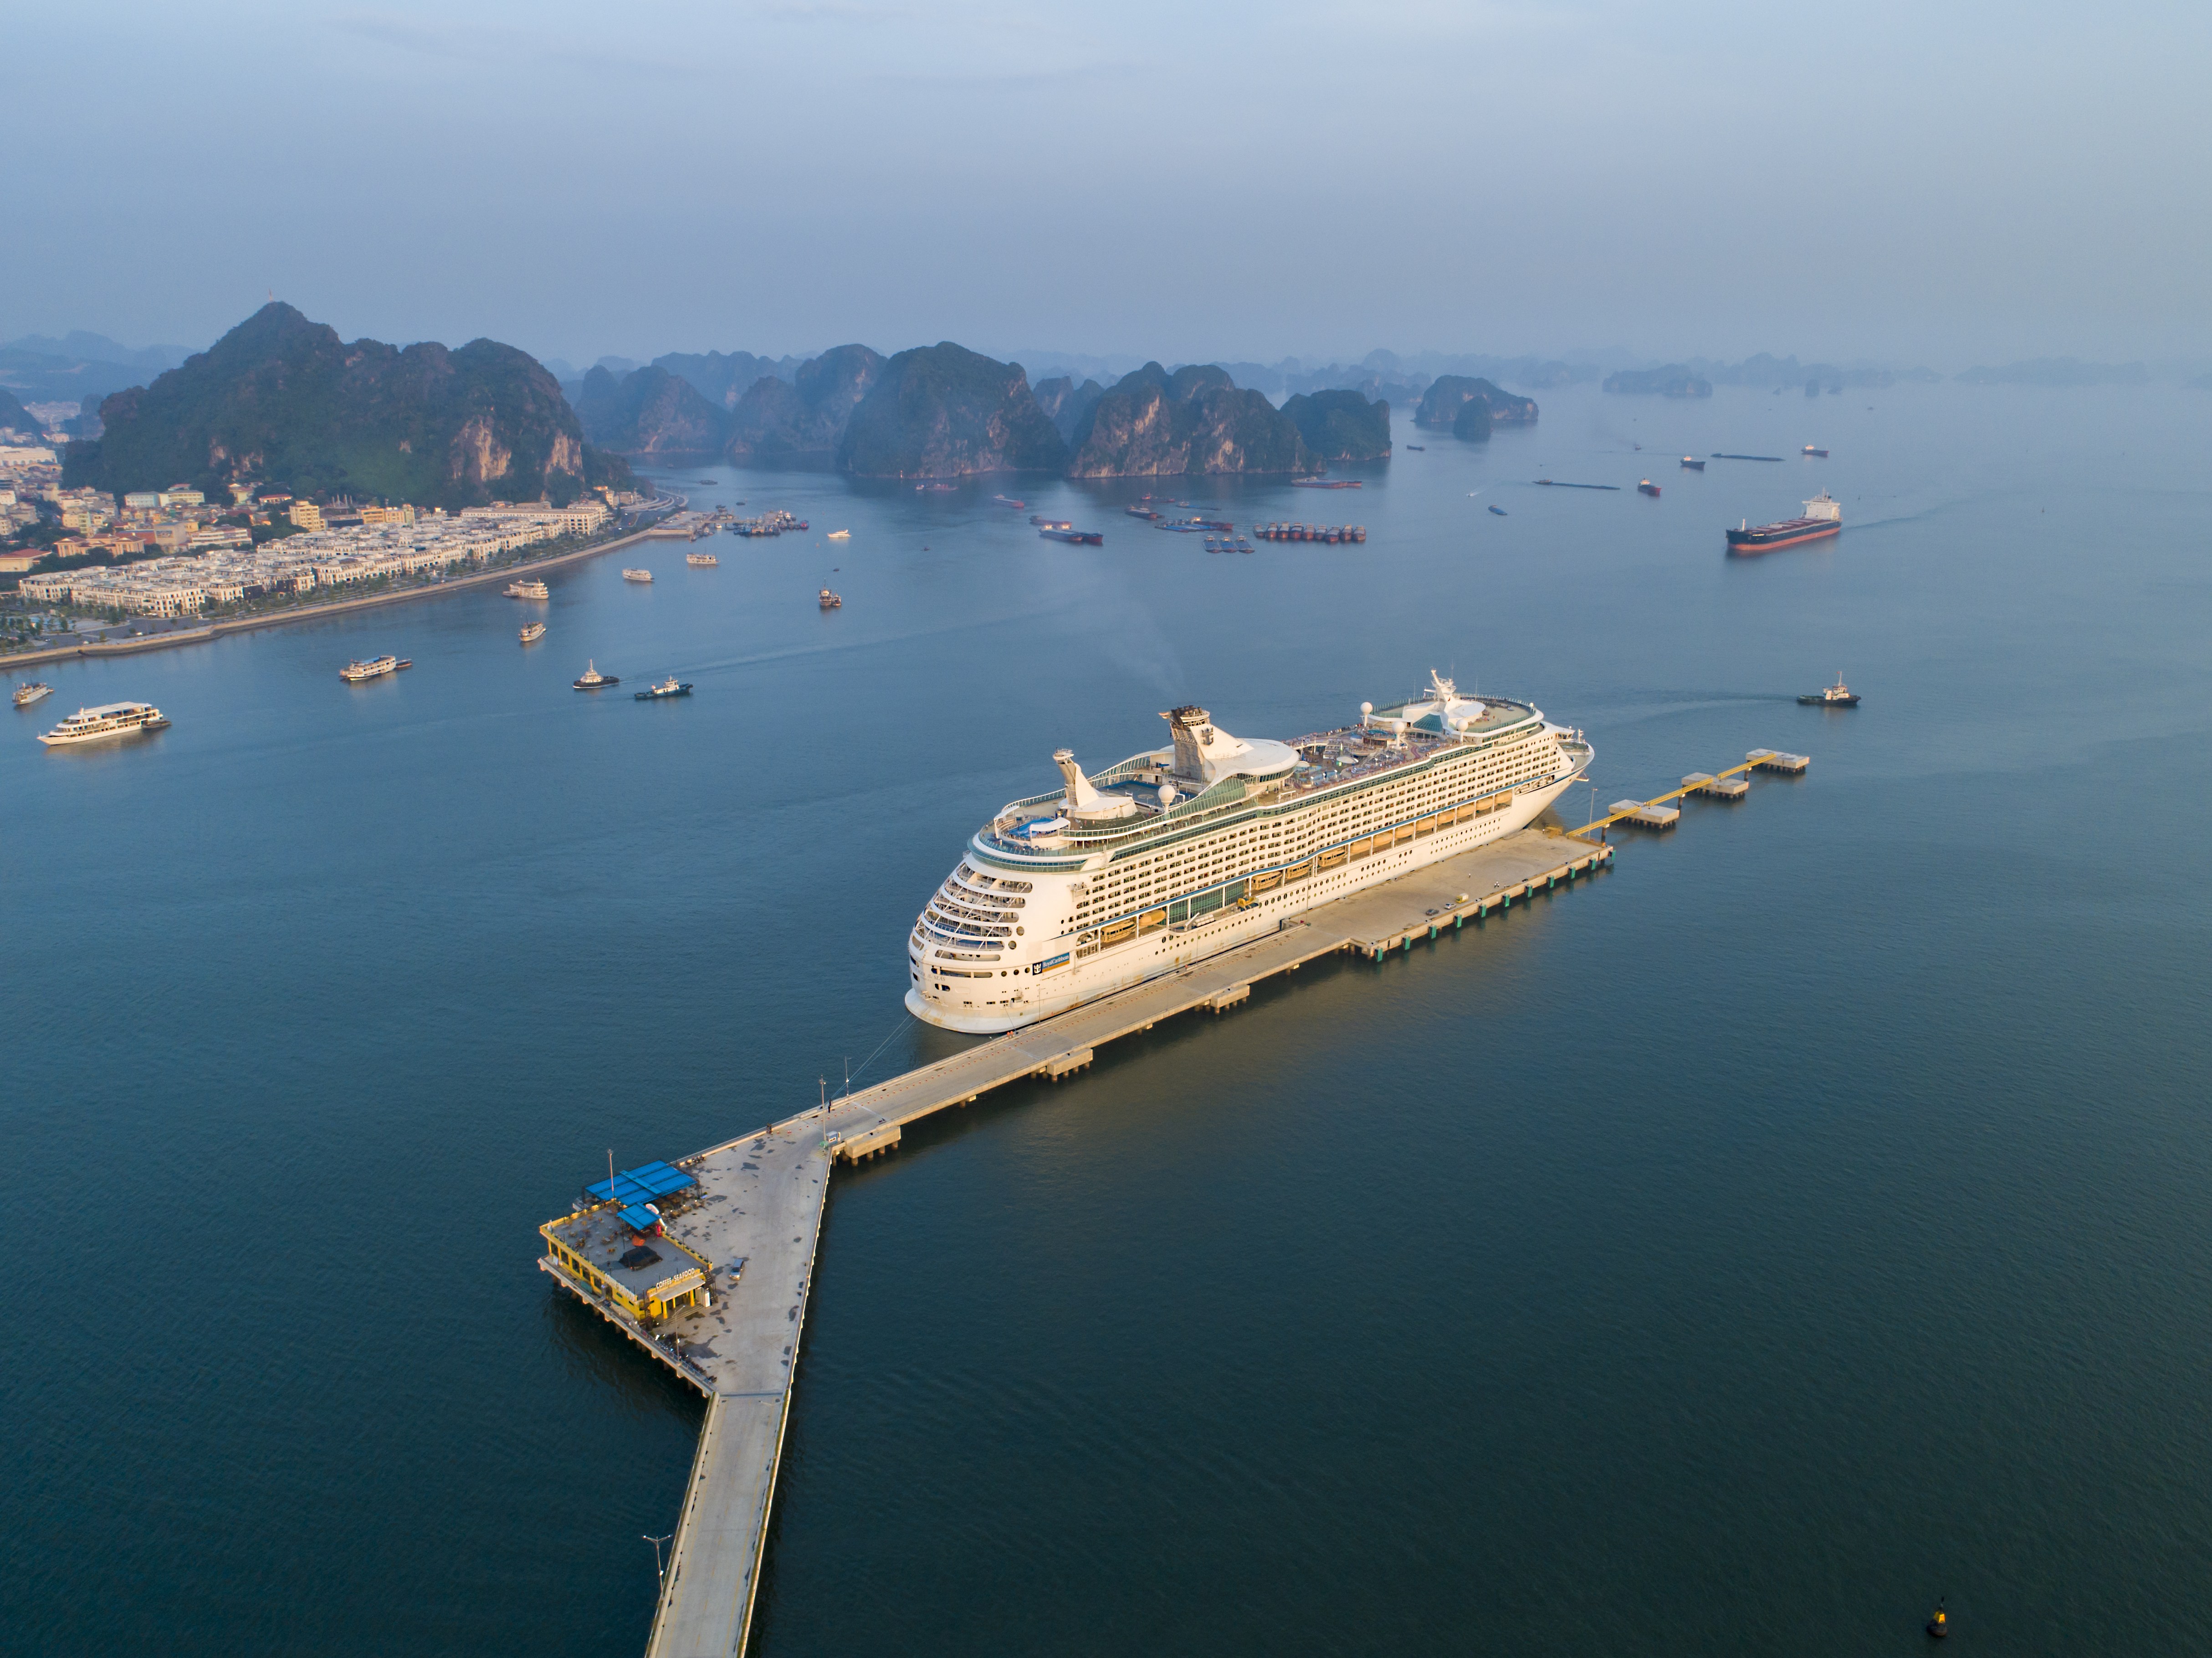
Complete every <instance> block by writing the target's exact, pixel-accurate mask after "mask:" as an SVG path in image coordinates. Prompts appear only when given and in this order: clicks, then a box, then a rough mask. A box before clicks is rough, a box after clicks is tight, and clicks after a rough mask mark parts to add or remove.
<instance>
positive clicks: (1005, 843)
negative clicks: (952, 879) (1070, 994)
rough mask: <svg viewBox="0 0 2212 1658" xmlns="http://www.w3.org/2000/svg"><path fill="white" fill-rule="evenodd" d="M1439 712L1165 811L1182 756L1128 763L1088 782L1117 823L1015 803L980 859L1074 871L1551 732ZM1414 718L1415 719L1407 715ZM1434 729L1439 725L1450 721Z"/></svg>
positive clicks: (1373, 717)
mask: <svg viewBox="0 0 2212 1658" xmlns="http://www.w3.org/2000/svg"><path fill="white" fill-rule="evenodd" d="M1431 706H1433V705H1429V704H1423V703H1405V704H1400V705H1397V706H1396V707H1394V708H1379V709H1374V710H1372V711H1371V712H1366V713H1364V718H1363V723H1361V724H1359V725H1357V726H1337V727H1335V728H1334V729H1332V730H1328V731H1320V732H1308V733H1307V734H1306V735H1304V736H1303V737H1299V738H1293V739H1291V741H1290V742H1289V743H1287V744H1285V745H1284V746H1285V747H1286V748H1289V749H1291V750H1294V751H1295V752H1296V753H1297V756H1298V759H1297V765H1296V767H1295V768H1292V769H1291V771H1289V772H1288V773H1286V774H1283V775H1281V776H1279V777H1271V778H1266V779H1255V778H1250V777H1245V776H1231V777H1226V778H1224V779H1222V780H1220V781H1218V782H1216V783H1213V784H1212V785H1210V786H1204V787H1200V788H1196V789H1194V792H1193V793H1189V794H1187V795H1186V794H1181V793H1177V794H1176V795H1174V796H1172V797H1171V798H1170V800H1169V801H1168V802H1167V803H1166V804H1163V802H1162V799H1161V787H1162V786H1163V785H1166V786H1169V787H1170V788H1171V789H1174V790H1176V791H1181V790H1182V789H1185V788H1190V787H1192V785H1193V780H1191V779H1189V778H1188V777H1186V776H1184V775H1182V774H1177V773H1176V771H1175V770H1174V763H1175V751H1174V750H1172V749H1157V750H1147V751H1146V752H1144V753H1140V754H1135V755H1132V756H1129V757H1128V758H1127V759H1126V760H1124V761H1122V762H1121V763H1120V764H1119V765H1116V766H1114V767H1112V768H1109V769H1108V770H1106V771H1103V772H1101V773H1099V774H1097V775H1096V776H1094V777H1091V779H1090V783H1091V787H1092V788H1094V789H1095V790H1096V791H1097V793H1099V794H1100V795H1102V796H1103V797H1105V799H1107V800H1108V801H1109V802H1110V803H1112V805H1113V807H1114V809H1115V811H1118V813H1119V815H1116V816H1112V817H1104V816H1101V815H1099V814H1098V813H1097V812H1095V811H1094V812H1091V813H1087V814H1085V815H1084V816H1082V817H1074V818H1071V817H1067V816H1066V815H1065V808H1066V795H1065V793H1047V794H1038V795H1032V796H1030V797H1029V798H1027V799H1021V800H1012V801H1009V802H1008V803H1007V804H1006V805H1005V806H1003V807H1001V808H1000V810H999V811H998V813H997V815H996V816H995V817H993V818H992V820H991V821H990V822H989V823H987V824H985V825H984V826H983V827H982V828H981V829H979V830H977V831H976V833H975V840H974V842H973V845H974V847H975V851H977V852H978V853H981V854H983V855H984V856H986V857H987V858H990V859H993V860H994V861H998V862H1003V863H1005V864H1007V865H1014V866H1017V867H1020V868H1024V869H1051V868H1054V867H1073V866H1074V865H1077V864H1080V863H1082V862H1083V861H1085V860H1086V859H1089V858H1091V857H1092V856H1094V855H1095V854H1097V853H1102V852H1103V853H1114V854H1119V853H1125V852H1127V851H1129V850H1132V849H1133V848H1135V847H1141V846H1143V845H1146V844H1148V843H1150V842H1152V841H1156V840H1160V839H1170V838H1179V837H1180V836H1182V835H1184V834H1186V833H1188V832H1189V831H1191V830H1194V829H1200V828H1206V829H1212V828H1215V827H1218V825H1219V824H1220V823H1223V822H1224V821H1225V820H1226V819H1227V818H1228V817H1232V816H1242V815H1243V813H1245V812H1247V811H1255V810H1262V809H1280V808H1282V807H1284V806H1286V805H1299V804H1304V803H1305V802H1307V801H1310V800H1318V799H1324V798H1326V797H1328V796H1329V795H1332V794H1334V793H1338V792H1339V791H1340V790H1343V789H1346V788H1356V787H1361V786H1366V785H1369V784H1371V783H1373V782H1375V781H1376V780H1380V779H1382V778H1383V777H1385V776H1387V775H1388V774H1391V773H1394V772H1402V771H1411V770H1413V769H1415V768H1419V767H1421V766H1423V765H1425V764H1426V763H1427V762H1431V761H1432V760H1435V759H1436V758H1437V757H1438V756H1441V755H1444V754H1449V753H1452V752H1455V751H1457V750H1464V749H1469V748H1483V747H1486V746H1488V745H1489V744H1492V743H1493V742H1496V741H1498V739H1500V738H1504V737H1507V736H1510V735H1519V734H1525V733H1526V732H1529V731H1532V730H1541V729H1543V715H1542V713H1541V711H1540V710H1539V709H1537V708H1534V706H1532V705H1530V704H1528V703H1526V702H1512V701H1502V700H1498V699H1488V698H1486V699H1485V700H1484V701H1483V702H1482V703H1481V705H1480V711H1479V712H1476V711H1475V710H1474V706H1473V705H1470V704H1467V703H1456V704H1454V705H1453V712H1454V714H1455V716H1456V717H1455V719H1454V720H1452V722H1451V725H1450V726H1449V729H1435V730H1430V729H1424V728H1423V726H1422V725H1421V724H1420V723H1417V722H1418V721H1419V720H1422V719H1423V718H1424V715H1423V714H1422V712H1421V711H1422V710H1424V709H1425V708H1430V707H1431ZM1408 714H1411V715H1413V718H1412V719H1408V718H1406V717H1405V716H1407V715H1408ZM1435 723H1437V724H1438V725H1439V726H1441V725H1442V723H1443V722H1442V721H1441V720H1438V721H1436V722H1435Z"/></svg>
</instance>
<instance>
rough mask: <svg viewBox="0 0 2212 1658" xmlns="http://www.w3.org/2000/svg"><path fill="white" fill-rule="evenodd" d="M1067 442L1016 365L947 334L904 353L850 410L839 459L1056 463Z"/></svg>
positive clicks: (886, 463)
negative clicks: (944, 338) (965, 344)
mask: <svg viewBox="0 0 2212 1658" xmlns="http://www.w3.org/2000/svg"><path fill="white" fill-rule="evenodd" d="M1066 463H1067V445H1066V441H1065V440H1062V438H1061V437H1060V434H1059V432H1058V431H1056V430H1055V429H1054V427H1053V423H1052V422H1051V421H1050V420H1049V419H1048V418H1047V417H1046V416H1045V412H1044V410H1042V409H1040V408H1038V407H1037V402H1036V398H1035V396H1033V395H1032V394H1031V392H1030V382H1029V376H1028V375H1026V374H1024V373H1023V372H1022V366H1021V365H1020V364H1019V363H1018V362H1016V363H1007V362H999V361H995V360H994V359H993V358H990V357H986V356H983V355H981V354H980V353H977V352H974V351H970V350H969V349H967V348H966V347H965V346H960V345H955V344H953V343H951V341H950V340H945V341H940V342H939V343H938V344H935V345H926V346H919V347H916V348H915V349H914V350H911V351H902V352H900V353H899V354H898V355H896V356H895V357H893V358H892V359H891V360H890V361H889V362H887V363H885V364H884V367H883V373H882V374H880V375H878V377H877V380H876V383H875V384H874V385H873V386H871V387H870V388H869V389H868V394H867V396H866V397H865V398H862V399H861V400H860V406H859V407H857V408H856V409H854V410H853V417H852V419H851V420H850V421H849V422H847V423H846V427H845V435H844V437H843V439H842V440H841V441H840V442H839V443H838V446H837V465H838V469H839V470H840V471H847V472H851V473H854V474H855V475H856V476H858V477H957V476H960V475H963V474H966V473H971V472H1005V471H1059V470H1060V468H1061V467H1062V466H1064V465H1066Z"/></svg>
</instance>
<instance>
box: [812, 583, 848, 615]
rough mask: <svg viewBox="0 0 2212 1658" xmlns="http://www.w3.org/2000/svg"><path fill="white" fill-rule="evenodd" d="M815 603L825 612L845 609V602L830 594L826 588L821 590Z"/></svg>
mask: <svg viewBox="0 0 2212 1658" xmlns="http://www.w3.org/2000/svg"><path fill="white" fill-rule="evenodd" d="M815 603H816V604H819V605H821V607H822V608H823V610H842V609H844V607H845V601H844V600H843V599H842V598H838V597H837V595H836V594H835V593H833V592H830V591H829V589H828V588H827V587H824V588H823V590H822V593H821V597H820V598H817V599H816V600H815Z"/></svg>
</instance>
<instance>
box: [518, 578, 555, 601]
mask: <svg viewBox="0 0 2212 1658" xmlns="http://www.w3.org/2000/svg"><path fill="white" fill-rule="evenodd" d="M507 597H508V598H552V597H553V590H552V589H551V588H550V587H548V586H546V585H545V584H544V582H542V581H510V582H508V583H507Z"/></svg>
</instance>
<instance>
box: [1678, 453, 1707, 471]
mask: <svg viewBox="0 0 2212 1658" xmlns="http://www.w3.org/2000/svg"><path fill="white" fill-rule="evenodd" d="M1682 465H1684V466H1685V467H1686V468H1687V469H1688V470H1689V471H1692V472H1702V471H1705V462H1703V461H1701V460H1699V459H1694V458H1693V457H1692V456H1689V455H1685V456H1683V457H1682Z"/></svg>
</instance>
